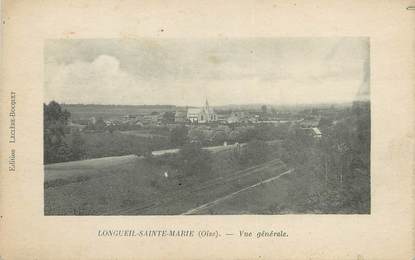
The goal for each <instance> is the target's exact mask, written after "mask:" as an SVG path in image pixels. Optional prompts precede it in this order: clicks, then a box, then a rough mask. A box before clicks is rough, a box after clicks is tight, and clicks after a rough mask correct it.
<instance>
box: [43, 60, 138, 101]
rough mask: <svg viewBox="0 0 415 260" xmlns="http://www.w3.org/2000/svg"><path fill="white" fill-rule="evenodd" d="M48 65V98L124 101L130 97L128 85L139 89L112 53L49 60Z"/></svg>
mask: <svg viewBox="0 0 415 260" xmlns="http://www.w3.org/2000/svg"><path fill="white" fill-rule="evenodd" d="M47 68H48V71H47V72H46V74H47V75H49V78H48V79H47V82H46V96H47V97H46V99H47V100H52V99H56V100H63V101H64V102H67V103H124V102H125V101H127V102H129V101H131V100H129V99H131V97H130V95H129V93H128V90H129V89H135V90H136V91H135V92H137V90H138V92H140V89H139V88H138V86H137V82H136V80H135V79H134V77H132V76H131V75H130V74H128V73H127V72H125V71H123V70H122V69H120V61H119V60H118V59H117V58H115V57H113V56H109V55H100V56H98V57H97V58H95V59H94V60H93V61H92V62H85V61H75V62H73V63H70V64H53V65H51V64H49V66H47ZM141 91H142V92H145V91H146V90H145V89H142V90H141Z"/></svg>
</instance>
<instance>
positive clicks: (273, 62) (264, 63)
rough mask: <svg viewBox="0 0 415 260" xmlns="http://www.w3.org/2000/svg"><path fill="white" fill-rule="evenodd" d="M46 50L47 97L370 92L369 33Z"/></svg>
mask: <svg viewBox="0 0 415 260" xmlns="http://www.w3.org/2000/svg"><path fill="white" fill-rule="evenodd" d="M44 55H45V102H49V101H51V100H55V101H57V102H61V103H74V104H79V103H83V104H121V105H127V104H128V105H143V104H146V105H154V104H169V105H180V106H183V105H184V106H186V105H189V106H200V105H202V104H203V103H204V100H205V99H206V98H208V99H209V103H210V104H212V105H228V104H271V105H272V104H274V105H279V104H283V105H286V104H310V103H335V102H350V101H353V100H355V99H367V98H368V97H369V94H370V87H369V85H370V61H369V39H368V38H366V37H360V38H352V37H347V38H196V39H194V38H189V39H171V38H142V39H84V40H81V39H79V40H69V39H59V40H47V41H46V43H45V52H44Z"/></svg>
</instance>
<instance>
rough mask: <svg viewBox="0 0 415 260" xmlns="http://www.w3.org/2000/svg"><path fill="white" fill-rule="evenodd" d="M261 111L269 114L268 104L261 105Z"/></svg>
mask: <svg viewBox="0 0 415 260" xmlns="http://www.w3.org/2000/svg"><path fill="white" fill-rule="evenodd" d="M261 111H262V114H264V115H266V114H267V106H266V105H262V106H261Z"/></svg>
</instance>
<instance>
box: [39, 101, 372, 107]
mask: <svg viewBox="0 0 415 260" xmlns="http://www.w3.org/2000/svg"><path fill="white" fill-rule="evenodd" d="M52 101H55V102H57V103H58V104H60V105H64V106H138V107H139V106H149V107H151V106H160V107H202V106H204V103H202V104H200V105H175V104H111V103H65V102H59V101H57V100H51V101H48V102H44V103H45V104H48V103H50V102H52ZM356 101H362V102H370V99H365V100H358V99H355V100H352V101H340V102H318V103H290V104H288V103H286V104H271V103H240V104H223V105H211V104H210V102H209V105H210V106H212V107H230V106H262V105H266V106H271V107H278V106H287V107H290V106H313V105H315V106H324V105H344V104H352V103H353V102H356Z"/></svg>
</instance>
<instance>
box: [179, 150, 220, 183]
mask: <svg viewBox="0 0 415 260" xmlns="http://www.w3.org/2000/svg"><path fill="white" fill-rule="evenodd" d="M178 161H179V162H180V163H179V168H180V170H181V171H182V172H183V173H184V174H185V175H187V176H190V175H198V174H207V173H209V172H211V170H212V162H213V161H212V158H211V155H210V152H209V151H206V150H203V149H202V147H201V145H200V144H198V143H188V144H186V145H184V146H183V147H182V148H181V149H180V151H179V154H178Z"/></svg>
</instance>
